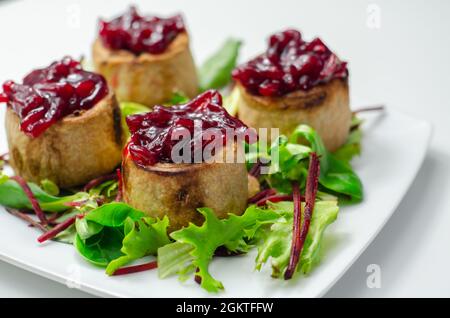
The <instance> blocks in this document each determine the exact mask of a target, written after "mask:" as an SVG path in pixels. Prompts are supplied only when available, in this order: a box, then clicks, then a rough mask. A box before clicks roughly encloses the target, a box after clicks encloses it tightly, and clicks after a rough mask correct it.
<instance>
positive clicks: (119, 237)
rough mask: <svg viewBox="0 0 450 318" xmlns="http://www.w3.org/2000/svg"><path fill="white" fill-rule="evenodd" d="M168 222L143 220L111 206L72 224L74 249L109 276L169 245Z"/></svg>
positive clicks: (127, 209) (134, 212) (131, 211)
mask: <svg viewBox="0 0 450 318" xmlns="http://www.w3.org/2000/svg"><path fill="white" fill-rule="evenodd" d="M168 225H169V219H168V218H167V217H165V218H163V219H162V220H158V219H154V218H150V217H146V216H145V214H144V213H143V212H141V211H139V210H136V209H134V208H132V207H130V206H129V205H127V204H125V203H120V202H112V203H108V204H104V205H102V206H100V207H98V208H96V209H93V210H92V211H90V212H89V213H87V214H86V215H85V217H84V218H81V219H77V220H76V222H75V228H76V233H77V234H76V238H75V244H74V245H75V248H76V249H77V251H78V252H79V253H80V254H81V255H82V256H83V257H84V258H85V259H87V260H88V261H89V262H91V263H93V264H95V265H98V266H103V267H107V268H106V273H107V274H108V275H112V274H113V273H114V272H115V271H116V270H117V269H118V268H119V267H122V266H123V265H125V264H127V263H129V262H132V261H134V260H136V259H139V258H142V257H144V256H146V255H150V254H156V251H157V249H158V248H159V247H161V246H163V245H166V244H168V243H169V242H170V240H169V237H168V235H167V227H168Z"/></svg>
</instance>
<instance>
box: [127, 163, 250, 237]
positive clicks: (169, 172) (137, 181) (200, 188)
mask: <svg viewBox="0 0 450 318" xmlns="http://www.w3.org/2000/svg"><path fill="white" fill-rule="evenodd" d="M122 178H123V188H122V191H123V198H124V201H125V202H126V203H128V204H130V205H131V206H133V207H134V208H136V209H139V210H142V211H144V212H146V213H147V214H148V215H149V216H152V217H159V218H162V217H163V216H164V215H167V216H168V217H169V219H170V227H169V230H170V231H174V230H177V229H180V228H181V227H183V226H187V225H188V224H189V223H190V222H192V223H194V224H197V225H200V224H202V222H203V217H202V215H201V214H200V213H198V212H197V208H201V207H208V208H211V209H213V210H214V213H215V214H216V215H217V216H218V217H219V218H226V217H227V216H228V214H229V213H234V214H237V215H240V214H242V213H243V212H244V210H245V208H246V207H247V196H248V188H247V170H246V168H245V164H244V163H218V162H214V163H198V164H174V163H158V164H156V165H154V166H150V167H148V168H146V169H143V168H141V167H138V166H137V165H136V164H135V163H134V162H133V160H132V159H131V158H130V157H129V156H126V157H125V158H124V160H123V162H122Z"/></svg>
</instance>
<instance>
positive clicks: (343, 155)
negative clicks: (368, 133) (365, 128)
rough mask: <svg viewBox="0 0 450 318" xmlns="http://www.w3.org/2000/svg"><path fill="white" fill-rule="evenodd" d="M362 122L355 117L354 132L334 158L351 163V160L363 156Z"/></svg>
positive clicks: (353, 120) (353, 121) (334, 154)
mask: <svg viewBox="0 0 450 318" xmlns="http://www.w3.org/2000/svg"><path fill="white" fill-rule="evenodd" d="M360 124H361V120H360V119H358V117H356V116H354V117H353V119H352V130H351V131H350V134H349V136H348V139H347V141H346V142H345V144H344V145H343V146H342V147H340V148H339V149H338V150H336V151H335V152H334V153H333V156H334V157H335V158H336V159H338V160H341V161H345V162H347V163H348V162H350V160H351V159H352V158H353V157H355V156H359V155H360V154H361V139H362V130H361V128H360V127H359V125H360Z"/></svg>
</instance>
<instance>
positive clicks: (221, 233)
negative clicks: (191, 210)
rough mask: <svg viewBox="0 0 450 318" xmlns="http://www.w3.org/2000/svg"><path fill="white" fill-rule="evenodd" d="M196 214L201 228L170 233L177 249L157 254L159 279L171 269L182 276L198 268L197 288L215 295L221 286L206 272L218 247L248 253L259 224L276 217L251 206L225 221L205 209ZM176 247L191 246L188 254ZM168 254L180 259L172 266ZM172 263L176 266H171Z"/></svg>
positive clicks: (165, 250) (187, 228) (193, 227)
mask: <svg viewBox="0 0 450 318" xmlns="http://www.w3.org/2000/svg"><path fill="white" fill-rule="evenodd" d="M198 211H199V212H200V213H201V214H202V215H203V216H204V217H205V221H204V223H203V225H202V226H197V225H194V224H190V225H189V226H188V227H185V228H183V229H181V230H178V231H176V232H173V233H172V234H171V237H172V238H173V239H175V240H176V241H177V244H178V245H177V246H176V247H177V248H173V245H172V244H176V243H172V244H171V245H172V247H168V246H166V247H164V248H160V249H159V250H158V262H159V263H158V267H160V269H159V271H160V276H166V275H167V274H168V273H173V272H174V271H175V270H174V269H176V270H177V272H178V273H180V272H181V273H186V272H189V271H191V270H192V269H193V268H198V272H197V273H196V275H198V276H200V278H201V286H202V287H203V288H204V289H206V290H207V291H209V292H218V291H219V290H221V289H223V285H222V283H221V282H219V281H218V280H216V279H214V278H213V277H212V276H211V274H210V273H209V271H208V267H209V263H210V262H211V260H212V258H213V255H214V252H215V250H216V249H217V248H218V247H219V246H225V247H227V248H228V249H229V250H230V251H242V252H246V251H248V249H249V248H250V246H249V244H248V240H250V239H252V238H253V237H254V236H255V233H256V231H257V229H258V228H260V227H261V225H263V224H266V223H269V222H273V220H274V219H276V218H278V217H279V216H278V214H277V213H274V212H272V211H269V210H263V209H260V208H257V207H255V206H250V207H249V208H247V210H246V211H245V213H244V214H243V215H242V216H237V215H234V214H230V215H229V217H228V218H227V219H223V220H219V219H218V218H217V217H216V215H215V214H214V212H213V211H212V210H211V209H209V208H201V209H198ZM180 243H182V244H189V245H191V246H192V250H189V248H188V247H187V246H186V245H180ZM169 246H170V245H169ZM180 248H183V249H185V250H184V252H183V253H177V252H179V249H180ZM174 251H175V252H174ZM168 253H173V255H177V254H178V256H180V255H182V256H183V257H181V260H180V261H179V262H176V259H175V258H174V257H170V256H168V255H167V254H168ZM186 253H189V254H190V256H191V257H192V258H190V257H187V256H186ZM162 260H164V261H162ZM173 261H175V262H176V264H173V263H172V262H173ZM165 266H166V267H165Z"/></svg>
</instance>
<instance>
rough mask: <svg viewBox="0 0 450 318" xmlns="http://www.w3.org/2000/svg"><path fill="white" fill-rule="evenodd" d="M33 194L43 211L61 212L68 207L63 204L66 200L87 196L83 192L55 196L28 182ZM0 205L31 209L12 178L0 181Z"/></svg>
mask: <svg viewBox="0 0 450 318" xmlns="http://www.w3.org/2000/svg"><path fill="white" fill-rule="evenodd" d="M28 185H29V187H30V189H31V191H32V192H33V194H34V196H35V197H36V199H37V200H38V202H39V205H40V206H41V208H42V210H43V211H46V212H62V211H66V210H68V209H69V208H70V207H69V206H67V205H65V204H66V203H68V202H73V201H81V200H85V199H87V198H88V194H87V193H85V192H78V193H75V194H72V195H68V196H61V197H57V196H54V195H51V194H49V193H47V192H45V191H44V190H42V189H41V188H40V187H39V186H38V185H36V184H34V183H31V182H28ZM0 205H3V206H7V207H10V208H13V209H32V206H31V203H30V200H29V199H28V197H27V196H26V194H25V192H24V191H23V189H22V187H21V186H20V185H19V184H18V183H17V182H16V181H14V180H11V179H9V178H8V179H7V180H5V181H4V182H2V183H0Z"/></svg>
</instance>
